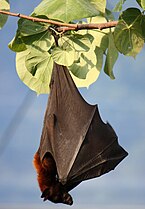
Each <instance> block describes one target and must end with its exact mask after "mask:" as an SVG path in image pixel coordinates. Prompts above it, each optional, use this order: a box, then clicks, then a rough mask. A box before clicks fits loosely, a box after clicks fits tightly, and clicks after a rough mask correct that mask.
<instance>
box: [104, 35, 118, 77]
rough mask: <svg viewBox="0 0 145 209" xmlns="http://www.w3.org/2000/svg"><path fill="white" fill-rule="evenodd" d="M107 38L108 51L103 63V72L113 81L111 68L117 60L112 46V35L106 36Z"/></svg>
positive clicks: (116, 53) (115, 51)
mask: <svg viewBox="0 0 145 209" xmlns="http://www.w3.org/2000/svg"><path fill="white" fill-rule="evenodd" d="M108 38H109V45H108V51H107V56H106V61H105V67H104V72H105V73H106V74H107V75H108V76H109V77H110V78H111V79H115V77H114V74H113V66H114V64H115V62H116V60H117V58H118V51H117V49H116V47H115V44H114V39H113V35H112V33H110V34H109V35H108Z"/></svg>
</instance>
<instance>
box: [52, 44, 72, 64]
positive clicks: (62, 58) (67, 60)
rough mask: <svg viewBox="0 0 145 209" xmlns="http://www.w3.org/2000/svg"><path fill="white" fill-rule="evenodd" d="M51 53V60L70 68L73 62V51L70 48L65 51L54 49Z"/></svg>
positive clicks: (58, 48)
mask: <svg viewBox="0 0 145 209" xmlns="http://www.w3.org/2000/svg"><path fill="white" fill-rule="evenodd" d="M51 53H52V58H53V60H54V61H55V62H56V63H57V64H59V65H64V66H70V65H72V64H73V62H74V60H75V51H74V50H73V49H72V48H70V47H68V48H67V49H62V48H60V47H55V48H54V49H53V50H52V52H51Z"/></svg>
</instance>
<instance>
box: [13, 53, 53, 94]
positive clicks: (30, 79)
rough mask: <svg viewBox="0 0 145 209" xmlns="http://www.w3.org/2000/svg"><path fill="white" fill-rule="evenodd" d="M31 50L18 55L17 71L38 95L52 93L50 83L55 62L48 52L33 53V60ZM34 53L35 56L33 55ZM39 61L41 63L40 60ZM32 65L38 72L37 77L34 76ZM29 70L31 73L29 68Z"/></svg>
mask: <svg viewBox="0 0 145 209" xmlns="http://www.w3.org/2000/svg"><path fill="white" fill-rule="evenodd" d="M29 53H30V51H29V50H25V51H23V52H20V53H17V55H16V69H17V73H18V76H19V77H20V79H21V80H22V81H23V82H24V83H25V84H26V85H27V86H28V87H29V88H30V89H32V90H34V91H36V92H37V94H46V93H49V92H50V88H49V83H50V80H51V74H52V69H53V60H52V58H51V55H50V54H49V53H48V52H45V53H44V52H38V51H37V52H36V51H33V52H31V59H28V58H30V55H29V56H28V54H29ZM32 53H33V55H32ZM37 59H39V63H38V60H37ZM34 60H35V61H36V62H35V61H34ZM32 63H33V64H34V65H35V66H36V68H37V70H36V72H35V75H32V71H33V70H32V69H33V67H32ZM26 65H27V67H28V69H29V71H30V72H31V73H30V72H29V71H28V69H27V67H26Z"/></svg>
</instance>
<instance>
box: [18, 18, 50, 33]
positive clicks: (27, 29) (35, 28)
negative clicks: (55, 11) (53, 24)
mask: <svg viewBox="0 0 145 209" xmlns="http://www.w3.org/2000/svg"><path fill="white" fill-rule="evenodd" d="M46 30H48V24H44V23H39V22H33V21H30V20H26V19H20V20H19V21H18V31H19V32H20V34H21V35H22V36H31V35H36V34H38V33H41V32H44V31H46Z"/></svg>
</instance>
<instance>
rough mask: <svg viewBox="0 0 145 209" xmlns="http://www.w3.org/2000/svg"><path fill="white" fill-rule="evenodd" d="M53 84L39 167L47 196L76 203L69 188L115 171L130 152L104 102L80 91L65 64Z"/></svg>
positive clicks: (55, 72)
mask: <svg viewBox="0 0 145 209" xmlns="http://www.w3.org/2000/svg"><path fill="white" fill-rule="evenodd" d="M50 89H51V91H50V95H49V99H48V103H47V108H46V113H45V117H44V125H43V130H42V135H41V140H40V146H39V149H38V151H37V152H36V154H35V156H34V166H35V168H36V171H37V179H38V183H39V187H40V190H41V192H42V196H41V197H42V198H43V199H44V201H45V200H50V201H52V202H54V203H64V204H67V205H72V204H73V199H72V197H71V195H70V194H69V191H71V190H72V189H73V188H75V187H76V186H78V185H79V184H80V183H81V182H82V181H84V180H88V179H92V178H95V177H99V176H101V175H103V174H105V173H107V172H109V171H111V170H113V169H114V168H115V167H116V166H117V165H118V164H119V163H120V162H121V161H122V160H123V159H124V158H125V157H126V156H127V155H128V153H127V152H126V151H125V150H124V149H123V148H122V147H121V146H120V145H119V143H118V137H117V135H116V133H115V131H114V130H113V128H112V127H111V125H110V124H109V123H108V122H107V123H104V122H103V121H102V119H101V116H100V114H99V109H98V105H90V104H88V103H87V102H86V101H85V100H84V99H83V97H82V96H81V95H80V93H79V91H78V89H77V87H76V85H75V83H74V81H73V79H72V77H71V75H70V73H69V71H68V69H67V68H66V67H65V66H61V65H58V64H56V63H54V67H53V73H52V78H51V82H50Z"/></svg>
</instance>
